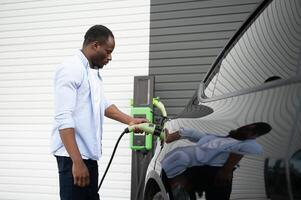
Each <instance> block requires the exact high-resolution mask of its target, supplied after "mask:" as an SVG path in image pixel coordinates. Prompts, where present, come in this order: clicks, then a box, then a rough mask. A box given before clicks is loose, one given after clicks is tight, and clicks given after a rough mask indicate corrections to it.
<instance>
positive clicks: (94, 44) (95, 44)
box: [91, 41, 99, 50]
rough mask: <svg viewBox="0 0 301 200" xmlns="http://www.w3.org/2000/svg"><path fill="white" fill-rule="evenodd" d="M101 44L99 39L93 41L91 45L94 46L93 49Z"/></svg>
mask: <svg viewBox="0 0 301 200" xmlns="http://www.w3.org/2000/svg"><path fill="white" fill-rule="evenodd" d="M98 45H99V43H98V42H97V41H94V42H92V43H91V47H92V49H94V50H95V49H97V46H98Z"/></svg>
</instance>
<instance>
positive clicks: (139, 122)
mask: <svg viewBox="0 0 301 200" xmlns="http://www.w3.org/2000/svg"><path fill="white" fill-rule="evenodd" d="M147 122H149V121H148V120H147V119H143V118H133V120H132V121H131V122H130V123H129V125H130V126H131V125H134V124H141V123H147Z"/></svg>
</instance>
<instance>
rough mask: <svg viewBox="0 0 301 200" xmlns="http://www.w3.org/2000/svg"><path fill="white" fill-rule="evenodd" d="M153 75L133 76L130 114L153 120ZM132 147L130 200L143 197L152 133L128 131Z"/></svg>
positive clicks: (151, 151) (150, 152)
mask: <svg viewBox="0 0 301 200" xmlns="http://www.w3.org/2000/svg"><path fill="white" fill-rule="evenodd" d="M153 93H154V77H153V76H136V77H135V78H134V98H133V102H132V108H131V115H132V116H133V117H138V118H139V117H140V118H145V119H147V120H149V122H153ZM130 147H131V149H132V169H131V200H141V199H143V188H144V180H145V175H146V170H147V167H148V164H149V162H150V160H151V159H152V157H153V150H152V147H153V135H151V134H148V135H146V134H135V133H130Z"/></svg>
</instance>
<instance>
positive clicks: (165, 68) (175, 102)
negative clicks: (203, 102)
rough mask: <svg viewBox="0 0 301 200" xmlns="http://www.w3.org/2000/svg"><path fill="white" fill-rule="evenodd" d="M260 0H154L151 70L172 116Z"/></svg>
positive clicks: (152, 4)
mask: <svg viewBox="0 0 301 200" xmlns="http://www.w3.org/2000/svg"><path fill="white" fill-rule="evenodd" d="M261 1H262V0H243V1H241V0H223V1H220V0H184V1H183V0H152V1H151V17H150V19H151V22H150V67H149V69H150V75H155V96H159V97H161V99H162V101H163V102H164V103H165V106H166V107H167V113H168V114H169V116H170V117H174V116H176V115H177V114H179V113H180V112H181V111H182V109H183V108H184V107H185V105H186V104H187V103H188V101H189V100H190V99H191V97H192V96H193V94H194V92H195V89H196V88H197V87H198V85H199V83H200V82H201V80H202V79H203V78H204V75H205V74H206V73H207V71H208V70H209V68H210V66H211V64H212V62H213V61H214V60H215V58H216V56H217V55H218V54H219V52H220V51H221V50H222V48H223V47H224V46H225V45H226V43H227V41H228V40H229V39H230V38H231V37H232V35H233V34H234V33H235V31H236V30H237V29H238V28H239V27H240V26H241V25H242V23H243V22H244V20H245V19H246V18H247V17H248V16H249V15H250V13H251V12H252V11H253V10H254V9H255V8H256V7H257V6H258V5H259V3H260V2H261Z"/></svg>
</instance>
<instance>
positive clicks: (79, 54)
mask: <svg viewBox="0 0 301 200" xmlns="http://www.w3.org/2000/svg"><path fill="white" fill-rule="evenodd" d="M77 55H78V57H79V58H80V60H81V62H82V63H83V65H84V66H85V67H86V68H90V64H89V61H88V59H87V58H86V56H85V55H84V54H83V52H82V51H81V50H80V49H79V50H78V52H77Z"/></svg>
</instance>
